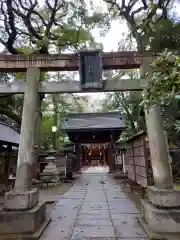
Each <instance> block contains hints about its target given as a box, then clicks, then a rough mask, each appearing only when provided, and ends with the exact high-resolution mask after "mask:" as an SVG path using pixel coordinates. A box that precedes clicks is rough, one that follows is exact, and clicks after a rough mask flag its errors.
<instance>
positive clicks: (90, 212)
mask: <svg viewBox="0 0 180 240" xmlns="http://www.w3.org/2000/svg"><path fill="white" fill-rule="evenodd" d="M80 215H100V216H104V217H109V215H110V213H109V210H104V209H100V210H99V209H89V208H84V207H82V208H81V210H80V212H79V216H80Z"/></svg>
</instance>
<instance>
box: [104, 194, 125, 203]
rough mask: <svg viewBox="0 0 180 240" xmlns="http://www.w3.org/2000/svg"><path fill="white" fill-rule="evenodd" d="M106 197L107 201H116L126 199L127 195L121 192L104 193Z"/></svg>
mask: <svg viewBox="0 0 180 240" xmlns="http://www.w3.org/2000/svg"><path fill="white" fill-rule="evenodd" d="M106 198H107V200H108V201H116V200H118V199H128V196H127V195H126V194H125V193H123V192H118V193H116V194H111V193H109V194H106Z"/></svg>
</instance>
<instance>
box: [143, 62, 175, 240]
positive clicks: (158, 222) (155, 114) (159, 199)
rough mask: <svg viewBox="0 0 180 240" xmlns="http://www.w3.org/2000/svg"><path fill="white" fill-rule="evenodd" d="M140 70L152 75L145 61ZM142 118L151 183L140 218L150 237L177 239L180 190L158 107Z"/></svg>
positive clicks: (144, 75) (147, 112) (147, 111)
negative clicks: (151, 175)
mask: <svg viewBox="0 0 180 240" xmlns="http://www.w3.org/2000/svg"><path fill="white" fill-rule="evenodd" d="M140 70H141V71H140V74H141V77H146V74H145V73H146V72H148V78H149V77H151V68H150V65H149V64H148V62H144V64H143V66H142V67H141V69H140ZM145 118H146V125H147V133H148V141H149V148H150V155H151V165H152V170H153V177H154V186H147V195H148V200H144V199H143V200H141V203H142V213H143V217H142V218H139V221H140V223H141V225H142V226H143V227H144V229H145V231H146V232H147V234H148V237H149V238H150V239H165V240H169V239H180V221H179V216H180V210H179V207H180V191H176V190H175V189H174V188H173V182H172V174H171V168H170V164H169V154H168V147H167V141H166V137H165V134H164V129H163V125H162V119H161V114H160V107H159V106H155V107H152V108H151V109H149V110H146V109H145ZM172 236H173V237H174V238H172Z"/></svg>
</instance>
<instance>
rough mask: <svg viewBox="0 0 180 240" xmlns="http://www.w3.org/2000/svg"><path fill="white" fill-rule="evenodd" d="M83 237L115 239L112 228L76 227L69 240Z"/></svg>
mask: <svg viewBox="0 0 180 240" xmlns="http://www.w3.org/2000/svg"><path fill="white" fill-rule="evenodd" d="M83 237H89V238H93V237H94V238H95V237H99V238H102V237H106V238H112V237H115V233H114V229H113V227H112V226H76V227H75V229H74V231H73V235H72V238H71V240H77V239H82V238H83Z"/></svg>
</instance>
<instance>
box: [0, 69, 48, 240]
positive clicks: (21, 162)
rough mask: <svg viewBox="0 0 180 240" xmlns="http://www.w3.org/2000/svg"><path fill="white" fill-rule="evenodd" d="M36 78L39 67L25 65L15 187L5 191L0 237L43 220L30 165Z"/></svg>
mask: <svg viewBox="0 0 180 240" xmlns="http://www.w3.org/2000/svg"><path fill="white" fill-rule="evenodd" d="M39 81H40V69H39V68H29V69H27V75H26V89H25V94H24V105H23V113H22V122H21V134H20V144H19V152H18V161H17V171H16V181H15V188H14V189H13V191H10V192H7V193H6V194H5V203H4V209H3V211H1V212H0V239H1V237H2V235H1V234H4V235H6V236H7V234H19V235H23V234H27V233H28V234H29V235H31V234H33V233H34V232H36V231H37V230H38V229H40V227H41V225H42V224H43V223H44V222H46V221H45V216H46V206H45V203H39V191H38V189H37V188H32V178H33V170H34V168H33V167H34V164H35V161H36V159H37V158H36V157H35V149H36V148H35V143H36V132H37V124H39V119H38V118H39V104H38V100H39V93H38V90H39ZM11 220H12V221H11ZM45 225H46V224H45ZM45 225H44V226H45Z"/></svg>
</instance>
